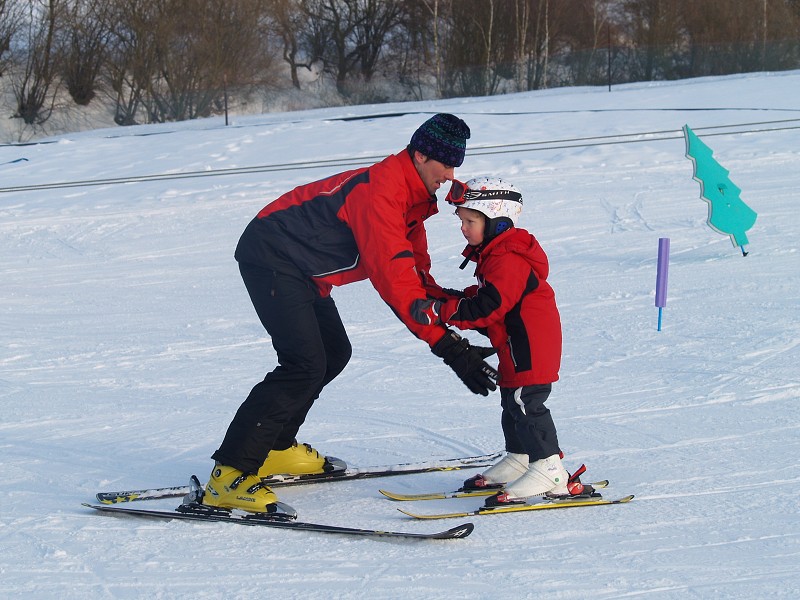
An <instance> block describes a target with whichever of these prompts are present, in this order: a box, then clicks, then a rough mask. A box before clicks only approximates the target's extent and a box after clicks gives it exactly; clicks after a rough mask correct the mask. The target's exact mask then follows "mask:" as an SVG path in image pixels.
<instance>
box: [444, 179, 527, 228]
mask: <svg viewBox="0 0 800 600" xmlns="http://www.w3.org/2000/svg"><path fill="white" fill-rule="evenodd" d="M446 200H447V201H448V202H449V203H450V204H452V205H453V206H456V207H461V206H463V207H464V208H471V209H472V210H477V211H478V212H480V213H483V214H484V215H485V216H486V229H485V230H484V239H485V240H487V241H488V240H490V239H492V238H493V237H495V236H497V235H499V234H501V233H503V232H504V231H506V230H507V229H510V228H511V227H513V226H515V225H516V224H517V220H518V219H519V216H520V215H521V214H522V192H520V191H519V190H518V189H517V188H516V187H515V186H514V185H512V184H510V183H508V182H507V181H504V180H503V179H501V178H500V177H475V178H473V179H470V180H469V181H467V183H461V182H460V181H457V180H455V179H454V180H453V185H452V186H451V187H450V191H449V192H448V194H447V198H446Z"/></svg>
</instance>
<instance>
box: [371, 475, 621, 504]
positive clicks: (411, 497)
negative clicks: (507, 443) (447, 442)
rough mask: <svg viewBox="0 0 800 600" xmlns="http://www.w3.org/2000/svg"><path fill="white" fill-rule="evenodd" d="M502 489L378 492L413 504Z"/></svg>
mask: <svg viewBox="0 0 800 600" xmlns="http://www.w3.org/2000/svg"><path fill="white" fill-rule="evenodd" d="M586 485H590V486H592V487H593V488H595V489H597V490H599V489H603V488H606V487H608V486H609V481H608V479H603V480H602V481H595V482H592V483H588V484H586ZM501 490H502V487H497V488H490V489H483V490H454V491H452V492H429V493H422V494H399V493H397V492H392V491H390V490H383V489H380V490H378V491H379V492H380V493H381V494H383V495H384V496H386V497H387V498H388V499H389V500H395V501H397V502H413V501H417V500H448V499H451V498H479V497H482V496H493V495H494V494H496V493H497V492H499V491H501Z"/></svg>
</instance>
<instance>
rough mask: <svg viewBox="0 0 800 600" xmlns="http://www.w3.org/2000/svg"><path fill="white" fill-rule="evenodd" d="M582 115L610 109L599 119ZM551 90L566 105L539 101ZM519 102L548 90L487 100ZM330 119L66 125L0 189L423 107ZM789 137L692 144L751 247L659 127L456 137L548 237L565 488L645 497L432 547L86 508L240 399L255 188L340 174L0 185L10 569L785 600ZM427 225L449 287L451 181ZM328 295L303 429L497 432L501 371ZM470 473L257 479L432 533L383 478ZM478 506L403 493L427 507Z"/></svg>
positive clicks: (400, 447)
mask: <svg viewBox="0 0 800 600" xmlns="http://www.w3.org/2000/svg"><path fill="white" fill-rule="evenodd" d="M798 91H800V73H799V72H789V73H780V74H763V75H749V76H733V77H725V78H718V79H714V78H709V79H701V80H692V81H687V82H671V83H669V84H666V83H665V84H652V85H649V84H640V85H631V86H620V87H619V88H617V89H615V90H614V91H613V92H612V93H608V92H605V91H603V90H601V89H592V88H577V89H561V90H550V91H545V92H538V93H531V94H521V95H510V96H502V97H493V98H480V99H457V100H450V101H445V102H437V103H424V102H423V103H416V104H411V105H386V106H380V107H378V108H376V107H348V109H347V112H348V113H359V112H363V113H364V114H372V113H375V112H393V111H394V110H397V109H399V110H402V111H403V112H405V111H406V110H408V111H409V112H410V111H411V110H412V109H413V110H423V111H427V112H430V111H433V110H443V111H450V112H455V113H457V114H460V115H462V116H464V118H465V119H466V120H467V122H468V123H469V124H470V127H471V128H472V132H473V139H472V140H470V142H471V143H474V144H476V145H478V146H489V145H498V144H504V143H515V142H529V141H533V140H542V139H558V138H563V139H567V138H573V137H579V136H589V135H611V134H619V133H629V132H637V131H639V132H642V131H653V130H675V131H676V132H679V131H680V128H681V126H682V125H683V124H685V123H687V122H688V124H689V125H690V126H692V127H693V128H695V129H697V128H700V127H705V126H713V125H724V124H731V123H739V122H748V121H756V120H758V121H761V120H769V119H772V118H774V119H784V118H787V113H786V112H784V111H781V112H779V111H778V110H776V112H775V113H774V114H771V113H770V112H768V111H767V112H764V111H759V112H758V113H757V118H756V117H754V116H753V115H749V116H748V115H747V114H743V113H742V112H732V113H727V112H725V111H708V112H702V111H699V112H698V111H692V112H688V113H682V112H680V111H671V112H669V111H668V112H661V113H660V112H657V111H653V112H649V111H640V110H638V109H639V108H652V107H660V108H668V107H670V106H674V107H692V106H696V107H703V106H707V107H719V105H720V104H721V103H723V102H727V103H728V104H729V105H730V106H731V107H736V106H757V107H762V108H774V109H782V108H788V109H793V108H796V107H795V106H793V105H794V104H795V103H796V98H797V93H798ZM604 107H608V108H612V107H613V108H614V109H615V111H614V112H602V111H598V109H602V108H604ZM618 109H629V110H630V112H627V113H626V112H624V111H621V110H618ZM568 110H573V111H576V112H573V113H568V112H560V111H568ZM525 111H541V114H537V115H536V116H530V115H514V116H511V115H503V114H502V113H511V112H525ZM556 111H559V112H556ZM581 111H583V112H581ZM340 112H341V109H327V110H320V111H309V112H307V113H296V114H287V115H265V116H264V117H262V118H261V119H259V118H255V117H253V118H249V119H243V120H242V122H240V123H236V125H237V126H236V127H232V128H228V129H226V128H224V127H223V126H218V127H215V126H211V125H213V124H214V121H208V122H205V123H200V122H198V123H188V124H170V125H168V126H158V127H153V128H150V129H151V130H152V131H153V132H157V131H164V132H167V131H169V132H170V134H169V135H155V136H140V137H137V136H130V135H125V136H112V137H108V134H109V132H108V131H106V132H84V133H81V134H74V135H67V136H63V137H62V138H61V139H59V140H58V143H54V144H47V145H41V146H34V147H29V148H26V151H25V154H26V157H27V158H28V159H29V160H27V161H24V162H18V163H12V164H7V163H9V162H10V161H12V160H15V159H16V158H18V157H19V148H14V147H0V164H2V165H4V166H3V185H4V186H12V185H29V184H32V183H48V182H53V181H65V180H72V179H91V178H102V177H124V176H136V175H145V174H155V173H167V172H182V171H183V172H185V171H197V170H203V169H208V168H219V167H225V168H228V167H234V166H247V165H252V164H271V163H279V162H281V163H283V162H291V161H293V160H309V159H313V158H315V157H316V158H319V159H328V158H342V157H346V156H350V155H351V153H354V152H357V153H358V154H362V153H363V155H369V156H373V155H381V154H386V153H390V152H395V151H397V150H399V149H400V148H402V147H403V146H404V145H405V143H406V141H407V139H408V137H409V136H410V134H411V133H412V132H413V130H414V129H415V128H416V127H417V126H418V124H419V122H420V116H419V115H415V114H408V115H406V116H403V117H396V118H393V119H375V120H363V121H350V122H345V121H338V120H333V119H328V118H327V117H336V116H340ZM790 114H793V113H790ZM751 117H752V118H751ZM282 120H285V121H286V122H285V123H282V122H281V121H282ZM146 130H148V128H137V131H146ZM132 131H133V130H132ZM111 133H113V134H118V133H119V130H111ZM125 133H128V132H127V131H126V132H125ZM701 137H702V135H701ZM797 138H798V136H797V131H796V130H795V131H791V130H787V131H775V132H768V133H752V134H742V135H732V136H718V137H712V138H709V139H708V143H709V145H710V146H711V147H712V149H713V150H714V156H715V158H716V159H717V160H719V161H720V163H721V164H722V165H723V166H724V167H725V168H727V169H728V170H729V171H730V178H731V180H732V181H734V182H735V183H736V184H737V185H738V186H739V187H740V188H741V189H742V199H743V200H744V201H745V202H746V203H747V204H748V205H750V206H751V207H752V208H753V209H754V210H756V211H757V212H758V215H759V216H758V221H757V222H756V224H755V226H754V227H753V228H752V229H751V230H750V231H748V237H749V238H750V242H751V246H750V248H749V249H750V251H751V253H750V255H749V256H748V257H746V258H742V256H741V253H740V251H739V250H738V248H734V247H732V245H731V243H730V240H729V239H728V238H727V237H725V236H722V235H720V234H718V233H717V232H714V231H712V230H711V229H710V228H709V227H708V226H707V225H706V219H707V217H708V207H707V204H706V203H705V202H703V201H702V200H701V199H700V198H699V185H698V184H697V182H696V181H694V180H693V179H692V165H691V162H690V161H689V160H687V159H686V158H685V157H684V152H685V148H684V144H683V141H682V140H680V139H675V140H667V141H658V140H653V141H652V142H647V143H638V144H631V145H621V146H600V147H591V148H561V149H553V150H548V151H538V152H530V153H514V154H507V155H504V154H494V155H477V156H470V155H469V153H468V156H467V160H466V161H465V164H464V166H463V167H462V168H461V169H459V170H458V172H457V176H458V177H459V178H460V179H462V180H465V179H467V178H468V177H469V176H472V175H480V174H498V175H501V176H503V177H505V178H507V179H509V180H510V181H512V182H513V183H514V184H515V185H517V186H518V187H520V188H521V189H522V190H523V192H524V194H525V202H526V209H525V212H524V213H523V217H522V221H521V223H520V224H521V225H522V226H523V227H526V228H528V229H530V230H531V231H532V232H534V233H535V234H536V236H537V237H538V238H539V240H540V242H541V243H542V245H543V247H544V248H545V250H546V251H547V253H548V255H549V257H550V261H551V276H550V281H551V283H552V284H553V286H554V288H555V290H556V296H557V299H558V302H559V308H560V311H561V316H562V321H563V323H564V358H563V366H562V370H561V381H559V382H558V383H557V384H556V385H555V386H554V392H553V395H552V397H551V400H550V401H549V403H548V404H549V406H550V408H551V410H552V412H553V414H554V418H555V421H556V425H557V426H558V430H559V437H560V442H561V445H562V447H563V449H564V451H565V453H566V455H567V465H568V467H573V468H574V467H576V466H577V465H579V464H580V463H581V462H584V463H586V464H587V466H588V468H589V470H588V473H587V475H586V476H585V477H584V479H586V480H592V479H595V478H597V479H601V478H609V479H610V480H611V487H610V488H609V489H608V490H606V491H605V492H604V495H606V496H608V497H614V496H622V495H625V494H628V493H633V494H636V499H635V500H634V501H633V502H631V503H630V504H627V505H625V506H609V507H594V508H585V509H574V510H563V511H543V512H542V513H531V514H521V515H502V516H499V515H498V516H487V517H478V518H475V519H472V520H473V521H474V522H475V524H476V528H475V531H474V533H473V534H472V535H471V536H470V537H469V538H467V539H465V540H455V541H448V542H432V543H420V542H414V541H398V540H387V539H384V540H379V541H375V540H364V539H349V538H344V537H340V536H324V535H314V534H309V533H304V532H291V531H277V530H259V529H255V528H253V529H251V528H247V527H231V526H226V525H225V524H205V523H190V522H177V521H155V520H153V521H150V520H139V519H132V518H122V517H111V516H104V515H97V514H94V513H91V512H89V511H88V510H85V509H83V508H82V507H81V506H80V503H81V502H86V501H91V500H92V499H93V495H94V493H95V492H97V491H100V490H112V489H131V488H137V487H143V486H151V485H154V486H158V485H180V484H185V483H186V482H187V481H188V477H189V475H190V474H193V473H195V474H197V475H198V476H199V477H200V478H201V479H205V478H206V477H207V476H208V471H209V470H210V468H211V461H210V459H209V456H210V454H211V453H212V452H213V451H214V449H215V448H216V446H217V444H218V443H219V442H220V440H221V439H222V436H223V434H224V431H225V428H226V427H227V425H228V423H229V421H230V418H231V417H232V415H233V413H234V411H235V410H236V408H237V407H238V405H239V403H240V402H241V401H242V399H243V398H244V397H245V396H246V394H247V393H248V392H249V390H250V388H251V387H252V385H253V384H254V383H255V382H256V381H257V380H258V379H259V378H260V377H261V376H262V375H263V374H264V373H266V372H267V371H268V370H270V369H271V368H272V367H273V366H274V353H273V351H272V346H271V343H270V341H269V339H268V338H267V337H266V336H265V335H264V332H263V330H262V329H261V328H260V325H259V324H258V322H257V319H256V318H255V315H254V313H253V309H252V306H251V305H250V303H249V300H248V298H247V295H246V293H245V291H244V288H243V285H242V284H241V281H240V279H239V275H238V272H237V269H236V265H235V262H234V261H233V256H232V255H233V249H234V248H235V245H236V241H237V240H238V236H239V235H240V233H241V231H242V230H243V228H244V226H245V225H246V224H247V222H248V221H249V220H250V219H251V218H252V216H253V215H254V214H255V213H256V212H257V211H258V210H259V209H260V208H261V207H262V206H263V204H265V203H266V202H267V201H268V200H269V199H270V198H272V197H274V196H276V195H277V194H279V193H280V192H282V191H285V190H288V189H290V188H291V187H293V186H294V185H297V184H299V183H302V182H304V181H306V180H308V179H311V178H317V177H321V176H323V175H325V174H326V173H327V172H331V171H326V170H325V169H309V170H308V171H287V172H282V173H281V172H277V173H262V174H248V175H241V176H235V177H220V178H207V179H196V180H191V179H189V180H183V181H177V182H176V181H154V182H153V181H151V182H143V183H133V184H123V185H107V186H98V187H92V188H83V189H81V188H77V189H65V190H49V191H39V192H25V193H13V194H0V281H2V290H3V292H2V294H0V331H2V332H3V341H4V344H3V349H2V351H0V405H2V412H3V417H2V419H1V420H0V451H1V452H2V455H1V456H2V459H1V460H2V465H3V467H4V469H3V474H4V477H3V479H2V482H0V536H1V537H2V540H3V541H2V544H0V580H1V581H2V584H3V591H4V593H6V594H8V596H9V597H13V598H49V597H53V596H58V597H61V598H169V599H171V598H192V599H198V598H218V597H222V596H225V597H231V598H249V597H253V596H254V595H258V594H269V595H278V594H279V595H280V596H281V597H284V598H303V599H304V600H309V599H316V598H320V599H322V598H325V599H329V598H341V599H348V598H367V597H369V598H372V597H382V598H430V597H435V596H439V597H451V596H463V597H469V598H471V597H474V598H494V597H496V596H497V595H498V594H501V595H512V596H514V597H518V598H541V597H547V598H554V599H578V598H586V597H592V598H596V599H600V600H605V599H616V598H638V597H647V598H659V599H660V598H676V599H678V598H679V599H681V600H687V599H704V600H705V599H707V598H734V599H738V598H741V599H745V598H747V599H749V598H753V597H757V598H784V597H785V598H790V597H795V596H796V595H797V593H798V592H800V584H798V583H797V575H796V572H797V565H798V564H800V560H799V559H800V544H799V543H798V542H799V541H800V540H798V537H800V528H799V527H798V524H799V523H800V521H799V520H798V514H799V513H800V510H799V509H800V506H799V504H800V503H799V502H798V496H797V491H796V490H797V487H798V479H800V478H798V475H797V467H798V456H800V443H798V440H800V435H798V428H799V426H798V422H799V420H798V401H800V376H799V375H798V368H797V364H798V358H800V356H799V353H798V346H800V324H798V319H797V314H798V307H799V306H800V285H798V283H799V282H800V253H798V239H800V219H798V217H797V212H796V211H797V209H796V195H797V190H798V189H800V146H799V145H798V144H797ZM441 195H442V193H441V192H440V196H441ZM428 230H429V239H430V247H431V255H432V258H433V263H434V267H433V272H434V275H435V276H436V277H437V280H438V281H439V282H440V283H442V284H443V285H446V286H448V287H456V286H464V285H469V284H471V283H472V275H471V272H470V269H466V271H459V270H458V268H457V266H458V264H459V263H460V261H461V257H460V252H461V249H462V247H463V241H462V238H461V236H460V233H459V231H458V223H457V219H455V217H453V216H452V211H451V210H450V208H449V207H448V206H447V205H444V203H441V206H440V214H439V215H437V216H435V217H433V218H432V219H431V220H430V221H428ZM659 237H669V238H670V239H671V261H670V273H669V293H668V302H667V307H666V308H665V311H664V328H663V331H661V332H658V331H656V318H657V309H656V308H655V307H654V295H655V269H656V264H655V263H656V251H657V241H658V238H659ZM334 298H335V299H336V302H337V305H338V306H339V308H340V311H341V312H342V316H343V320H344V322H345V325H346V327H347V329H348V332H349V334H350V336H351V340H352V342H353V348H354V354H353V360H352V362H351V364H350V365H349V366H348V368H347V369H346V370H345V372H344V373H343V374H342V375H341V376H340V377H339V378H338V379H336V380H335V381H334V382H333V383H331V385H330V386H329V387H328V388H327V389H326V390H325V393H324V394H323V396H322V397H321V398H320V400H319V401H318V403H317V404H316V405H315V408H314V410H313V412H312V415H311V417H310V419H309V422H308V423H307V424H306V426H305V427H304V429H303V430H302V432H301V433H302V435H303V437H302V440H301V441H308V442H311V443H313V444H314V446H315V447H317V448H319V449H320V450H323V451H325V452H327V453H328V454H331V455H333V456H339V457H341V458H344V459H346V460H347V461H348V462H349V463H350V464H351V465H353V466H370V465H382V464H392V463H398V462H418V461H422V460H430V459H434V458H448V457H452V456H457V455H475V454H482V453H486V452H493V451H496V450H499V449H501V447H502V436H501V433H500V426H499V396H498V395H497V394H493V395H492V396H490V397H489V398H483V397H480V396H473V395H471V394H469V392H468V391H466V389H465V388H463V386H462V384H461V383H460V382H458V380H457V379H456V378H455V377H454V376H453V375H452V374H451V373H450V372H449V370H448V369H447V368H446V367H445V366H443V365H442V364H441V361H440V360H439V359H437V358H435V357H433V356H432V355H431V354H430V352H429V350H428V349H427V348H426V347H425V346H424V345H423V344H421V343H420V342H419V341H417V340H415V339H414V338H413V336H411V335H410V334H409V333H408V332H407V331H406V330H405V328H404V327H403V326H402V325H401V324H400V323H399V322H398V321H397V319H396V318H395V317H394V316H393V315H392V313H391V311H390V310H389V309H388V308H387V307H386V305H385V304H384V303H383V302H382V301H381V300H380V299H379V298H378V297H377V295H376V294H375V292H374V291H373V290H372V288H371V287H370V286H369V285H368V284H366V283H359V284H354V285H351V286H347V287H345V288H340V289H337V290H335V291H334ZM466 335H467V336H468V337H469V338H470V339H471V340H473V341H475V342H476V343H482V342H483V340H482V338H481V337H480V336H479V335H478V334H475V333H474V332H470V333H468V334H466ZM474 472H475V470H466V471H454V472H445V473H433V474H425V475H418V476H399V477H393V478H388V479H385V480H364V481H352V482H339V483H336V484H330V485H316V486H301V487H297V488H282V489H281V490H280V491H279V495H280V498H281V500H282V501H284V502H287V503H289V504H291V505H292V506H294V507H295V508H296V509H297V510H298V511H299V513H300V516H301V518H302V519H303V520H307V521H313V522H321V523H330V524H336V525H346V526H355V527H373V528H379V529H402V530H408V531H430V530H434V529H439V528H441V529H444V528H446V527H450V526H452V525H454V524H455V522H454V521H441V522H434V521H431V522H421V521H420V522H417V521H413V520H409V519H407V518H406V517H404V516H403V515H401V514H400V513H399V512H397V511H396V510H395V509H396V508H397V507H398V503H394V502H390V501H387V500H386V499H384V498H383V497H381V496H380V495H379V494H378V493H377V489H378V488H379V487H383V488H387V489H392V490H396V491H399V492H407V493H414V492H424V491H433V490H446V489H455V488H456V487H458V486H459V485H460V483H461V481H462V480H463V479H465V478H466V477H469V476H470V475H472V474H473V473H474ZM480 502H481V501H480V500H476V499H461V500H451V501H443V502H431V503H424V504H423V503H420V504H417V505H414V507H416V508H419V509H420V511H423V509H424V510H428V509H430V512H434V511H435V510H436V509H437V508H442V507H444V506H447V507H448V509H449V508H454V509H457V508H469V507H475V506H477V505H478V504H480ZM175 503H176V500H159V501H153V502H151V503H148V504H149V505H150V506H152V507H153V508H163V509H168V508H171V507H173V506H174V505H175ZM465 520H466V519H465Z"/></svg>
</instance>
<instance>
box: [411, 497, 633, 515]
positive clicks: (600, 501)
mask: <svg viewBox="0 0 800 600" xmlns="http://www.w3.org/2000/svg"><path fill="white" fill-rule="evenodd" d="M631 500H633V495H632V494H631V495H630V496H625V497H623V498H617V499H615V500H606V499H605V498H602V497H596V498H592V497H589V498H583V497H576V498H574V499H573V498H567V499H553V500H542V501H539V502H536V503H535V504H509V505H508V506H491V507H489V506H482V507H480V508H478V509H477V510H471V511H463V512H451V513H438V514H420V513H413V512H410V511H407V510H403V509H402V508H398V509H397V510H399V511H400V512H401V513H403V514H405V515H408V516H409V517H412V518H414V519H452V518H464V517H474V516H483V515H495V514H500V513H512V512H525V511H531V510H548V509H556V508H576V507H578V506H603V505H608V504H627V503H628V502H630V501H631Z"/></svg>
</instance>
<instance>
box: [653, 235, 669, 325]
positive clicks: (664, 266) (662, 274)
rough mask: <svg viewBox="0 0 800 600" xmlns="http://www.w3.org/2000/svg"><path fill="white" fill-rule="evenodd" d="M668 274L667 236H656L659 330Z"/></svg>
mask: <svg viewBox="0 0 800 600" xmlns="http://www.w3.org/2000/svg"><path fill="white" fill-rule="evenodd" d="M668 275H669V238H658V271H657V273H656V306H657V307H658V330H659V331H661V315H662V312H663V310H664V307H665V306H666V305H667V278H668V277H667V276H668Z"/></svg>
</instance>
